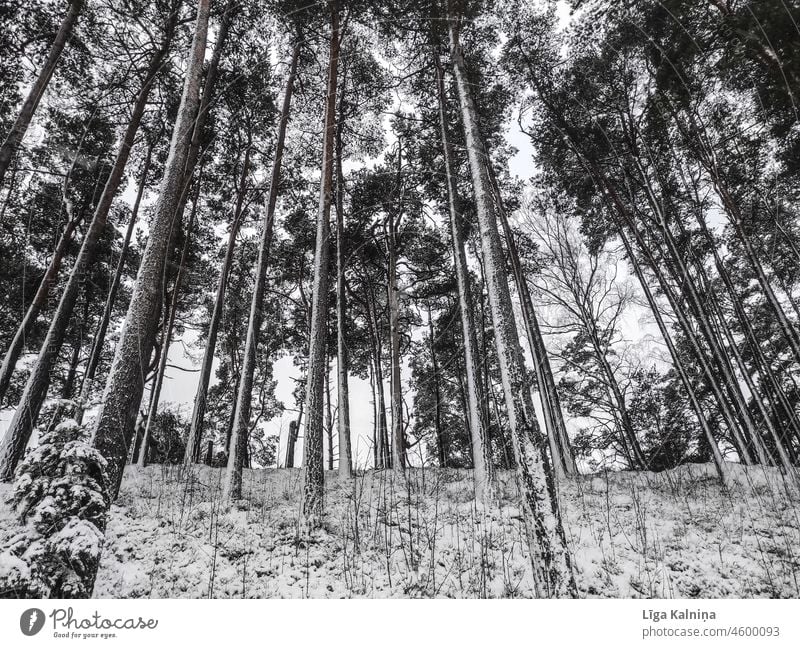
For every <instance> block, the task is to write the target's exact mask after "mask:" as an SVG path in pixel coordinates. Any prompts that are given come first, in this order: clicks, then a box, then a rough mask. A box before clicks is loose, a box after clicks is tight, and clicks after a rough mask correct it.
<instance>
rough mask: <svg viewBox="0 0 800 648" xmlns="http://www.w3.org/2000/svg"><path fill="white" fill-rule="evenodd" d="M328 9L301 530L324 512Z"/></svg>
mask: <svg viewBox="0 0 800 648" xmlns="http://www.w3.org/2000/svg"><path fill="white" fill-rule="evenodd" d="M329 7H330V11H331V37H330V53H329V58H328V83H327V96H326V102H325V130H324V134H323V143H322V170H321V179H320V192H319V211H318V214H317V235H316V249H315V251H314V284H313V295H312V303H311V330H310V335H309V349H308V376H307V381H306V428H305V433H304V437H303V504H302V512H301V514H302V526H303V527H304V529H305V530H306V531H309V530H311V529H313V528H316V527H318V526H319V524H320V523H321V521H322V514H323V497H324V487H325V476H324V472H323V470H322V465H323V464H322V460H323V458H322V416H323V406H324V393H323V392H324V387H325V386H324V378H325V375H324V374H325V369H326V367H327V363H326V360H325V358H326V353H325V346H326V341H327V340H326V337H327V323H328V264H329V257H330V245H329V240H328V239H329V238H330V224H329V219H330V212H331V197H332V196H331V193H332V191H331V189H332V181H333V166H334V151H333V149H334V139H335V136H336V124H335V122H336V87H337V78H338V65H339V46H340V44H341V40H340V34H339V7H338V4H337V3H336V2H335V1H333V2H330V3H329Z"/></svg>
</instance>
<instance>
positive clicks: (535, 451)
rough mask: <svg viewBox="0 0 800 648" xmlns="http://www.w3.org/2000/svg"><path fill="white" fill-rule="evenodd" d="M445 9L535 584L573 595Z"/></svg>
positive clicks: (470, 107) (471, 105) (460, 62)
mask: <svg viewBox="0 0 800 648" xmlns="http://www.w3.org/2000/svg"><path fill="white" fill-rule="evenodd" d="M449 13H450V15H449V16H448V17H449V18H450V20H449V35H450V46H451V55H452V59H453V69H454V73H455V78H456V88H457V90H458V97H459V104H460V108H461V118H462V121H463V126H464V132H465V136H466V145H467V155H468V158H469V166H470V171H471V175H472V184H473V188H474V192H475V202H476V207H477V212H478V222H479V227H480V238H481V249H482V252H483V261H484V265H485V271H486V281H487V288H488V292H489V304H490V309H491V314H492V323H493V325H494V332H495V345H496V348H497V355H498V360H499V365H500V373H501V376H502V382H503V392H504V394H505V400H506V406H507V409H508V418H509V424H510V427H511V434H512V439H513V445H514V455H515V459H516V463H517V478H518V483H519V487H520V495H521V498H522V503H523V509H524V518H525V524H526V529H527V535H528V543H529V546H530V555H531V562H532V567H533V574H534V585H535V590H536V593H537V595H538V596H540V597H575V596H577V588H576V585H575V577H574V575H573V572H572V564H571V557H570V554H569V551H568V550H567V545H566V538H565V535H564V528H563V525H562V521H561V512H560V509H559V503H558V492H557V488H556V481H555V478H554V475H553V468H552V465H551V463H550V458H549V457H548V446H547V441H546V439H545V438H544V435H543V434H542V431H541V429H540V428H539V424H538V423H537V421H536V416H535V412H534V409H533V403H532V401H531V397H530V392H529V389H528V388H529V385H528V380H527V376H526V371H525V365H524V361H523V357H522V349H521V347H520V344H519V335H518V332H517V327H516V322H515V319H514V311H513V307H512V302H511V293H510V290H509V286H508V278H507V276H506V273H505V263H504V259H503V251H502V247H501V242H500V233H499V230H498V224H497V214H496V208H495V204H494V201H493V200H492V195H491V192H492V189H491V182H490V179H489V175H488V172H487V169H486V150H485V147H484V143H483V139H482V136H481V133H480V129H479V125H478V118H477V115H478V112H477V109H476V106H475V102H474V99H473V97H472V94H471V92H470V89H469V84H468V80H467V74H466V65H465V62H464V56H463V52H462V50H461V45H460V43H459V40H458V28H457V25H456V23H455V21H454V20H453V12H452V9H451V11H450V12H449Z"/></svg>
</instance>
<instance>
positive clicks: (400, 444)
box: [386, 141, 406, 470]
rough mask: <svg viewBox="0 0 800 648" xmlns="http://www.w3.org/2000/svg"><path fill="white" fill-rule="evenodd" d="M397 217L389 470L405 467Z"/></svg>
mask: <svg viewBox="0 0 800 648" xmlns="http://www.w3.org/2000/svg"><path fill="white" fill-rule="evenodd" d="M399 145H400V142H399V141H398V181H401V179H400V168H399V167H400V164H401V162H400V160H401V159H402V158H401V153H400V148H399ZM399 218H400V216H399V215H397V217H395V214H394V213H393V212H390V213H389V214H388V215H387V217H386V253H387V257H388V261H389V262H388V267H387V271H386V274H387V277H386V291H387V304H388V307H389V360H390V363H391V369H390V374H389V393H390V396H391V408H392V467H393V468H395V469H396V470H404V469H405V467H406V440H405V434H404V433H403V392H402V382H401V372H400V300H399V295H398V293H399V291H398V288H397V249H396V245H397V237H396V234H397V220H399Z"/></svg>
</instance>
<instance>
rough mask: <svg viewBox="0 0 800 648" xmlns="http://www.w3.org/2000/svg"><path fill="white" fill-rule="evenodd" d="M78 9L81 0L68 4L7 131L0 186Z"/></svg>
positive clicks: (1, 151) (0, 148)
mask: <svg viewBox="0 0 800 648" xmlns="http://www.w3.org/2000/svg"><path fill="white" fill-rule="evenodd" d="M82 8H83V0H70V3H69V7H68V9H67V15H66V16H64V19H63V20H62V21H61V26H60V27H59V29H58V33H56V37H55V40H54V41H53V44H52V45H51V46H50V52H49V53H48V54H47V58H46V59H45V62H44V65H43V66H42V69H41V70H40V71H39V76H38V77H36V81H34V83H33V86H32V87H31V89H30V91H29V92H28V96H27V97H26V98H25V102H24V103H23V104H22V109H21V110H20V113H19V115H18V116H17V119H16V121H15V122H14V125H13V126H12V127H11V131H9V133H8V135H7V136H6V139H5V141H4V142H3V144H2V146H0V185H2V184H3V179H4V178H5V175H6V171H7V170H8V166H9V164H10V163H11V159H12V158H13V157H14V153H16V151H17V148H19V145H20V144H21V143H22V139H23V138H24V137H25V133H26V132H27V131H28V126H29V125H30V123H31V119H33V114H34V113H35V112H36V108H37V107H38V106H39V101H41V99H42V95H44V92H45V90H46V89H47V86H48V84H49V83H50V79H51V78H52V76H53V72H55V70H56V66H57V65H58V60H59V59H60V58H61V53H62V52H63V51H64V46H65V45H66V44H67V41H68V40H69V39H70V37H71V36H72V30H73V28H74V27H75V23H76V22H77V21H78V14H80V12H81V9H82Z"/></svg>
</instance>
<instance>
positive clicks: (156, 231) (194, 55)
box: [93, 0, 210, 498]
mask: <svg viewBox="0 0 800 648" xmlns="http://www.w3.org/2000/svg"><path fill="white" fill-rule="evenodd" d="M209 3H210V0H198V9H197V25H196V28H195V33H194V39H193V41H192V49H191V54H190V56H189V62H188V66H187V71H186V79H185V81H184V87H183V95H182V97H181V105H180V108H179V110H178V117H177V119H176V122H175V127H174V130H173V134H172V142H171V144H170V152H169V157H168V158H167V162H166V165H165V167H164V175H163V178H162V181H161V186H160V189H159V198H158V202H157V203H156V206H155V210H154V213H153V217H152V220H151V222H150V232H149V236H148V238H147V246H146V247H145V250H144V253H143V255H142V261H141V265H140V267H139V273H138V276H137V278H136V284H135V286H134V289H133V295H132V297H131V301H130V305H129V306H128V312H127V316H126V318H125V324H124V326H123V329H122V334H121V337H120V340H119V343H118V344H117V349H116V352H115V355H114V361H113V363H112V365H111V371H110V372H109V376H108V380H107V382H106V389H105V393H104V394H103V403H102V406H101V410H100V413H99V415H98V417H97V423H96V425H95V429H94V436H93V444H94V446H95V447H96V448H98V449H99V450H100V452H101V453H102V455H103V456H104V457H105V458H106V460H107V461H108V473H109V478H110V482H111V485H112V486H111V496H112V498H113V497H116V495H117V493H118V492H119V484H120V481H121V480H122V470H123V468H124V463H125V456H126V454H127V447H126V439H127V438H129V437H130V433H131V431H132V429H133V426H134V424H135V422H136V413H137V411H138V408H139V404H140V402H141V399H142V391H143V389H144V373H145V370H146V369H147V363H148V362H149V358H150V352H151V350H152V348H153V343H154V338H155V332H156V328H157V326H158V313H159V309H160V305H161V302H160V299H159V285H160V282H161V278H162V275H163V273H164V265H165V262H166V256H167V250H168V249H169V246H170V232H171V229H172V220H173V215H174V214H175V212H176V210H177V207H178V201H179V199H180V193H181V189H182V185H183V170H184V167H185V164H186V157H187V154H188V151H189V146H190V144H191V136H192V128H193V125H194V121H195V115H196V114H197V107H198V103H199V90H200V76H201V71H202V66H203V57H204V54H205V49H206V36H207V32H208V15H209Z"/></svg>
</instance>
